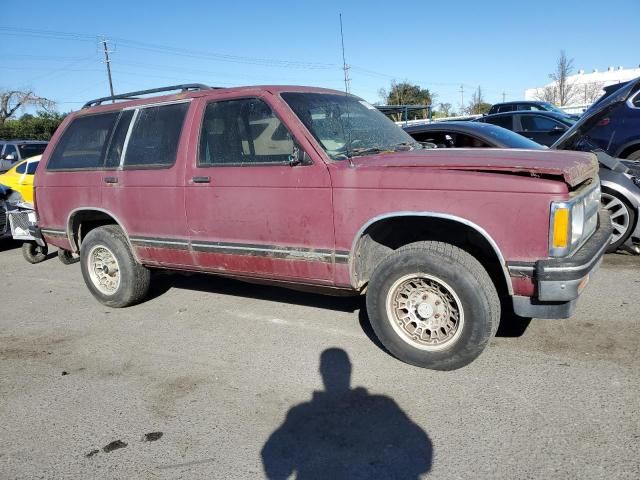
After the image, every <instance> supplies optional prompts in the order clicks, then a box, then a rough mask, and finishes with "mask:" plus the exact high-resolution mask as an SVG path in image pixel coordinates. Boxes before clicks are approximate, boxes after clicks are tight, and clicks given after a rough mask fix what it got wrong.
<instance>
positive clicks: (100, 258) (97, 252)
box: [87, 245, 120, 295]
mask: <svg viewBox="0 0 640 480" xmlns="http://www.w3.org/2000/svg"><path fill="white" fill-rule="evenodd" d="M87 262H88V265H87V267H88V270H89V277H90V278H91V282H92V283H93V285H94V286H95V287H96V288H97V289H98V290H99V291H100V293H102V294H103V295H113V294H114V293H116V292H117V291H118V288H119V287H120V266H119V264H118V260H117V259H116V256H115V255H114V254H113V252H112V251H111V250H109V249H108V248H107V247H105V246H104V245H96V246H95V247H93V248H92V249H91V250H90V251H89V255H87Z"/></svg>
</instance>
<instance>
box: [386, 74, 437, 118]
mask: <svg viewBox="0 0 640 480" xmlns="http://www.w3.org/2000/svg"><path fill="white" fill-rule="evenodd" d="M378 93H379V95H380V98H381V99H382V101H383V102H384V103H385V104H387V105H432V104H433V101H434V100H435V97H436V94H435V93H433V92H432V91H430V90H429V89H428V88H422V87H421V86H420V85H413V84H411V83H409V82H408V81H407V80H405V81H402V82H399V83H398V82H396V81H395V80H392V81H391V88H389V90H387V89H384V88H381V89H380V91H379V92H378ZM392 117H393V119H394V120H395V121H400V120H402V114H401V113H398V114H392ZM396 117H397V118H396ZM426 117H427V111H426V109H425V110H424V111H414V112H410V113H409V119H410V120H413V119H416V118H426Z"/></svg>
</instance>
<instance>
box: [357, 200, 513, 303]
mask: <svg viewBox="0 0 640 480" xmlns="http://www.w3.org/2000/svg"><path fill="white" fill-rule="evenodd" d="M399 217H425V218H437V219H442V220H451V221H454V222H458V223H460V224H462V225H465V226H467V227H469V228H471V229H473V230H475V231H476V232H478V233H479V234H480V235H482V237H484V239H485V240H486V241H487V242H488V243H489V245H490V246H491V248H492V249H493V252H494V253H495V254H496V256H497V257H498V261H499V262H500V268H501V269H502V273H503V275H504V279H505V282H506V284H507V289H508V291H509V295H513V284H512V283H511V275H510V274H509V269H508V268H507V262H506V260H505V258H504V255H502V251H501V250H500V248H499V247H498V244H497V243H496V241H495V240H494V239H493V237H492V236H491V235H489V233H488V232H487V231H486V230H485V229H484V228H482V227H481V226H480V225H478V224H477V223H474V222H472V221H471V220H468V219H466V218H464V217H459V216H457V215H451V214H449V213H440V212H429V211H408V210H402V211H396V212H387V213H383V214H380V215H376V216H375V217H372V218H370V219H369V220H368V221H367V222H365V223H364V225H362V226H361V227H360V229H359V230H358V232H357V233H356V235H355V237H354V239H353V242H352V244H351V253H350V254H349V279H350V281H351V285H352V286H353V287H354V288H357V279H356V272H355V265H356V252H357V248H358V244H359V242H360V240H361V239H362V238H363V236H364V233H365V232H366V231H367V229H368V228H369V227H371V226H372V225H374V224H375V223H378V222H380V221H383V220H388V219H390V218H399Z"/></svg>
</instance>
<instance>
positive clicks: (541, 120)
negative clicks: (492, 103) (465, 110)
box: [474, 112, 576, 146]
mask: <svg viewBox="0 0 640 480" xmlns="http://www.w3.org/2000/svg"><path fill="white" fill-rule="evenodd" d="M474 122H483V123H491V124H493V125H498V126H499V127H502V128H506V129H507V130H511V131H513V132H516V133H518V134H520V135H522V136H523V137H526V138H528V139H529V140H533V141H534V142H537V143H539V144H541V145H546V146H550V145H552V144H553V143H554V142H555V141H556V140H558V138H560V137H561V136H562V135H563V134H564V133H565V132H566V131H567V130H569V128H570V127H571V126H572V125H573V124H574V123H575V122H576V120H574V119H573V118H570V117H567V116H566V115H560V114H557V113H554V112H510V113H496V114H494V115H485V116H484V117H480V118H477V119H476V120H474Z"/></svg>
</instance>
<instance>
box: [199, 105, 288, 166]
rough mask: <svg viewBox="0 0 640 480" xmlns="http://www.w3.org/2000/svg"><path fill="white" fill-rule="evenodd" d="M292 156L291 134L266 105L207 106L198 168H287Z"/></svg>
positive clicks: (201, 134) (201, 135)
mask: <svg viewBox="0 0 640 480" xmlns="http://www.w3.org/2000/svg"><path fill="white" fill-rule="evenodd" d="M292 152H293V138H292V137H291V134H290V133H289V131H288V130H287V128H286V127H285V125H284V124H283V123H282V122H281V121H280V119H279V118H278V117H277V116H276V115H275V114H274V113H273V110H271V107H269V105H267V104H266V103H265V102H264V101H262V100H260V99H257V98H249V99H242V100H228V101H220V102H212V103H209V104H208V105H207V108H206V110H205V113H204V118H203V120H202V130H201V132H200V153H199V157H198V166H200V167H209V166H216V165H222V166H224V165H265V164H285V163H288V162H289V157H290V155H291V154H292Z"/></svg>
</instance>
